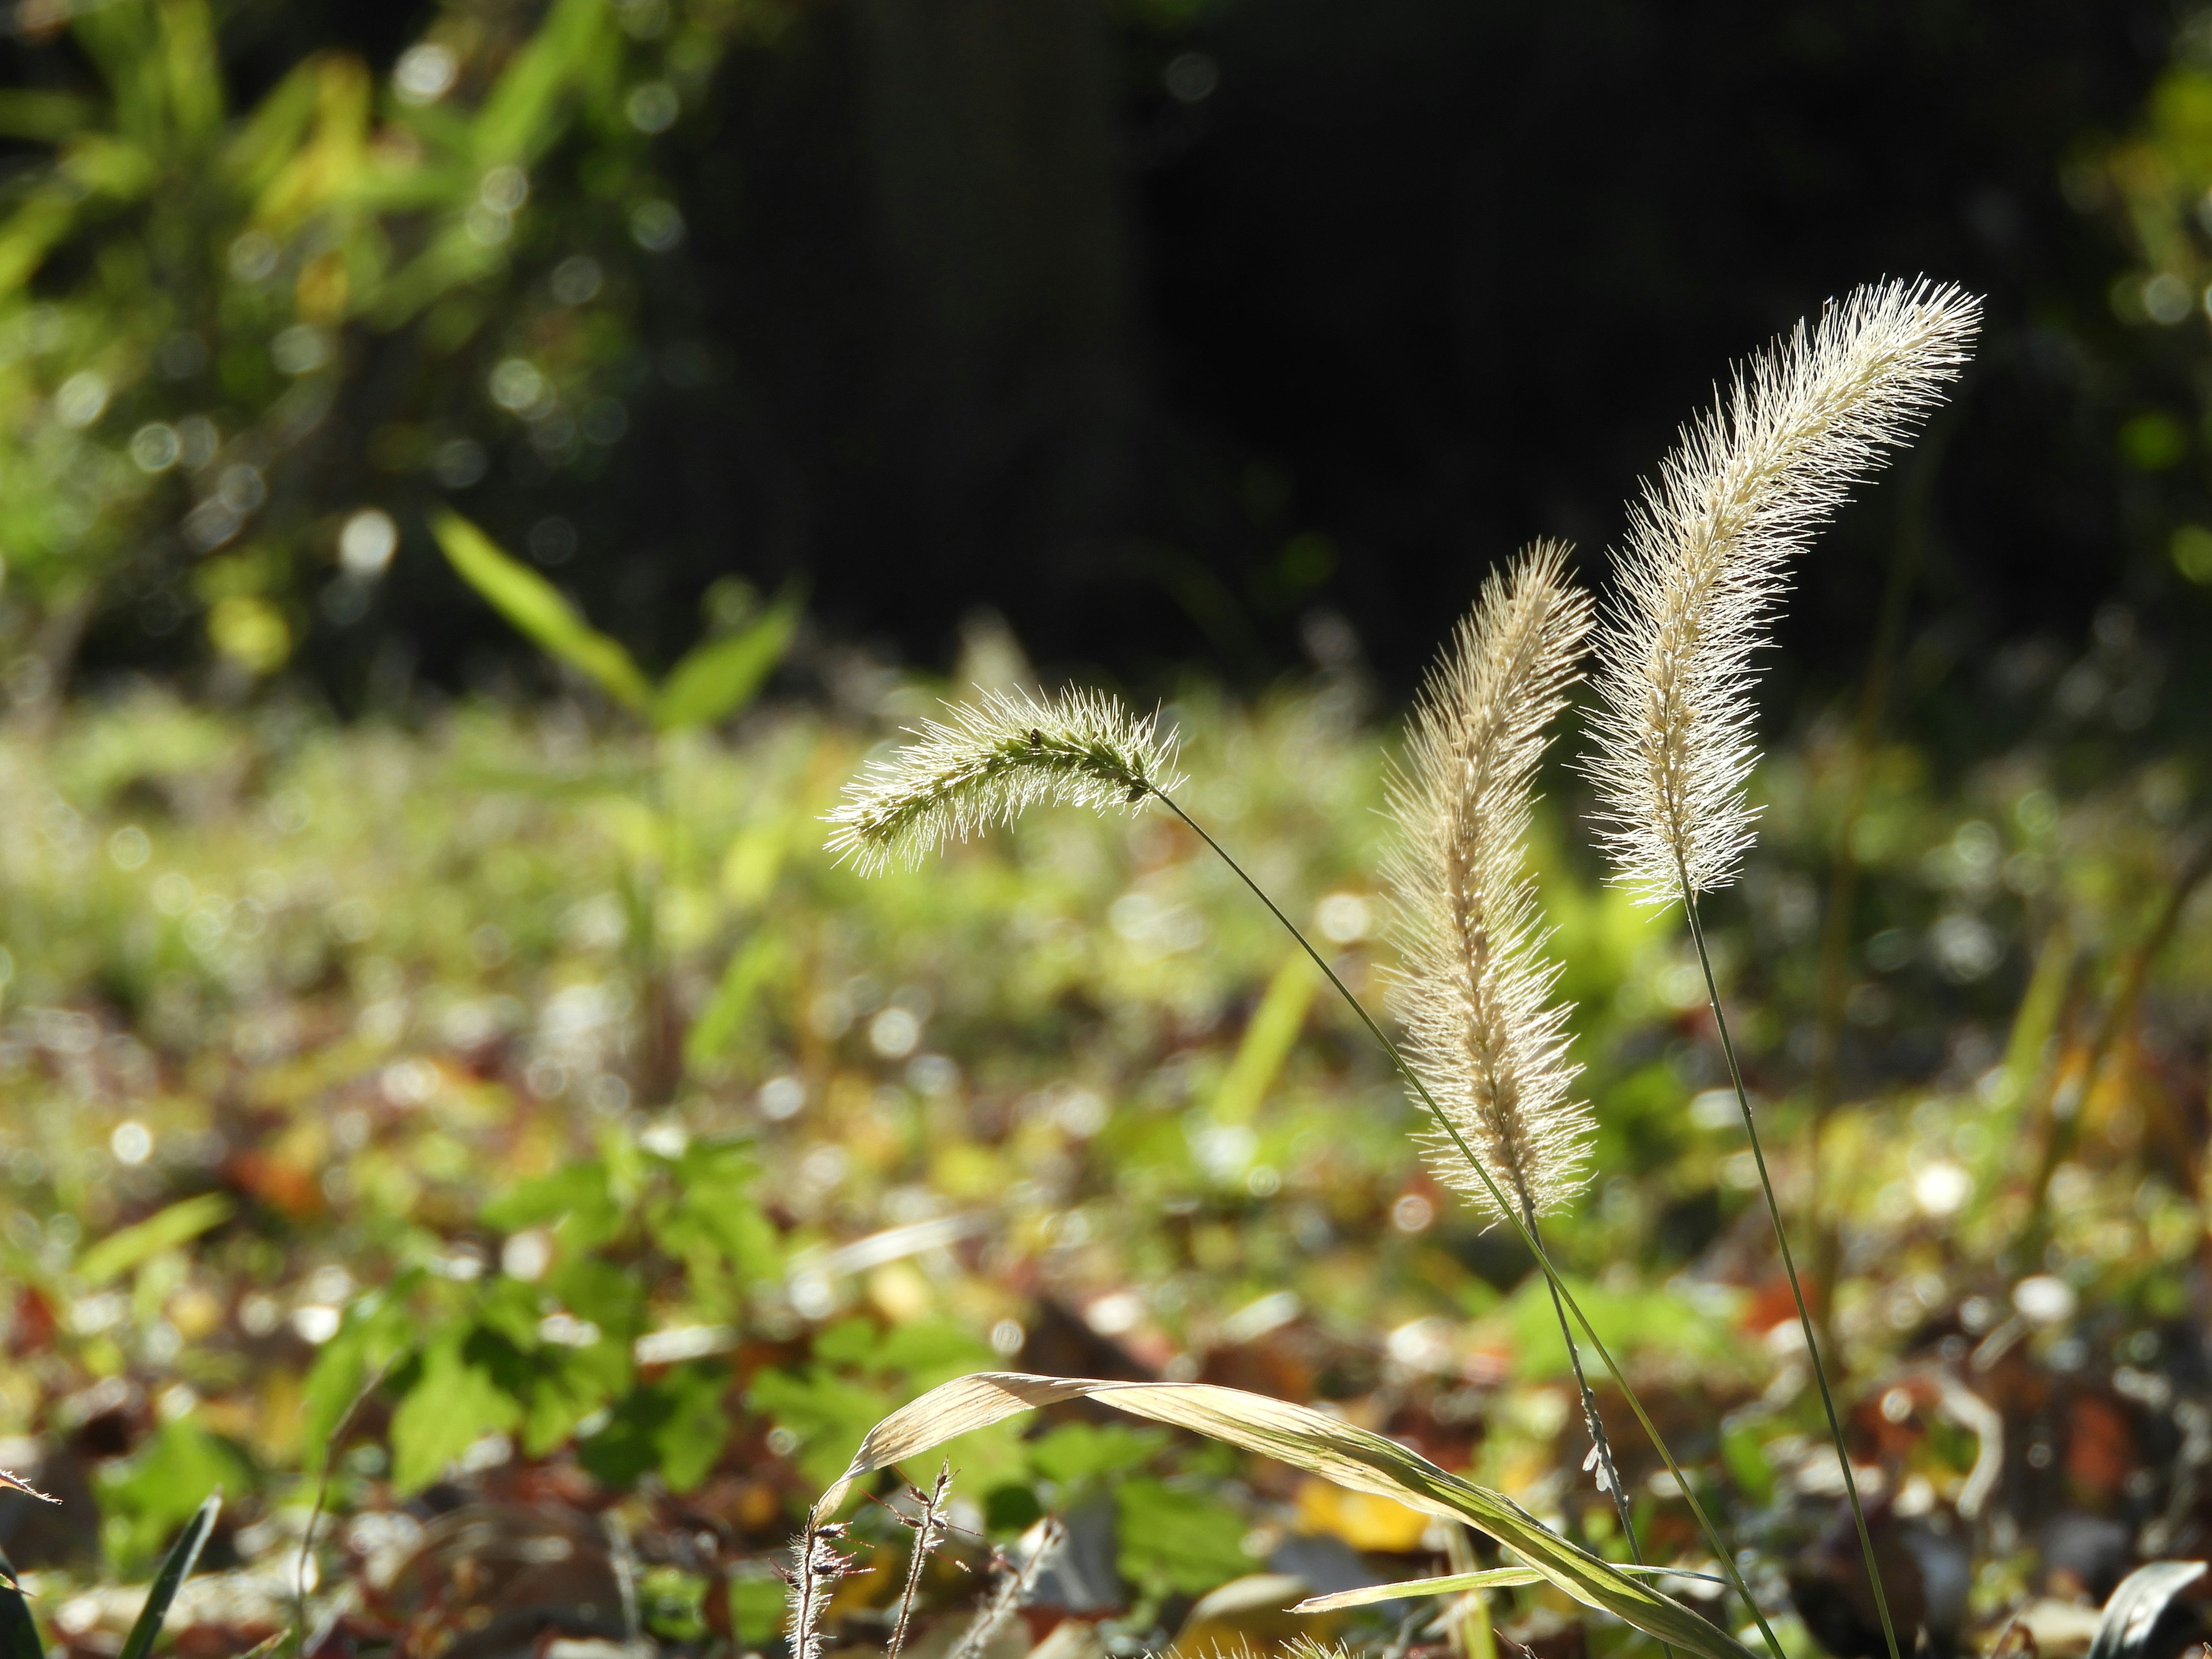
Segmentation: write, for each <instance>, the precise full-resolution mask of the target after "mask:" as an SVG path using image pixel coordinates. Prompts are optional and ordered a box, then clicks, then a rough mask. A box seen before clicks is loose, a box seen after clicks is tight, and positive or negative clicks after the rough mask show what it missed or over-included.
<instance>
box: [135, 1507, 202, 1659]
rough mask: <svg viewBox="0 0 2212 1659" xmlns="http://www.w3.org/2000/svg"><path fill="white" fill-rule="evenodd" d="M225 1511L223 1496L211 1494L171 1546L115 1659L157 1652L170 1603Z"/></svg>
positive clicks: (144, 1657) (136, 1658)
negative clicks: (144, 1602)
mask: <svg viewBox="0 0 2212 1659" xmlns="http://www.w3.org/2000/svg"><path fill="white" fill-rule="evenodd" d="M221 1513H222V1493H220V1492H215V1493H211V1494H210V1495H209V1497H208V1499H207V1501H206V1502H205V1503H204V1504H201V1505H200V1506H199V1510H198V1511H197V1513H196V1514H195V1515H194V1516H192V1518H191V1523H190V1524H189V1525H187V1526H186V1527H185V1530H184V1532H183V1534H181V1535H180V1536H179V1538H178V1540H177V1541H176V1542H175V1543H173V1544H172V1545H170V1546H169V1553H168V1554H167V1556H166V1557H164V1558H163V1559H162V1562H161V1571H159V1572H157V1573H155V1575H154V1584H153V1588H152V1589H149V1590H148V1591H147V1592H146V1605H145V1606H144V1607H142V1608H140V1609H139V1612H138V1620H137V1623H136V1624H134V1625H132V1626H131V1634H130V1635H129V1636H127V1637H125V1638H124V1641H123V1651H122V1652H121V1653H119V1654H118V1655H117V1656H116V1659H146V1656H147V1655H148V1654H149V1653H151V1652H152V1651H153V1650H154V1639H155V1638H156V1637H158V1636H159V1635H161V1621H162V1620H165V1619H167V1617H168V1616H169V1604H170V1603H171V1602H172V1601H175V1600H176V1599H177V1591H178V1590H179V1589H181V1588H182V1587H183V1585H184V1582H185V1579H187V1578H189V1577H191V1571H192V1568H193V1566H194V1565H196V1564H197V1562H198V1560H199V1559H200V1551H201V1549H202V1548H204V1547H205V1546H206V1543H207V1541H208V1534H210V1533H211V1532H213V1531H214V1530H215V1518H216V1516H218V1515H220V1514H221Z"/></svg>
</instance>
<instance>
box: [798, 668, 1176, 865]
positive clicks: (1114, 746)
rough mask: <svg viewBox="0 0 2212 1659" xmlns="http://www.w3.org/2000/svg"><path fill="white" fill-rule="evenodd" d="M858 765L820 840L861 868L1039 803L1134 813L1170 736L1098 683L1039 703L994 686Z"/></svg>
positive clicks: (1167, 773)
mask: <svg viewBox="0 0 2212 1659" xmlns="http://www.w3.org/2000/svg"><path fill="white" fill-rule="evenodd" d="M945 714H946V717H945V719H944V720H924V721H923V722H922V723H921V726H919V727H916V728H915V729H913V730H911V731H909V732H908V736H909V737H910V738H913V739H914V741H913V742H911V743H909V744H906V745H905V746H904V747H902V748H901V749H899V750H897V751H896V752H895V753H894V754H892V755H891V756H890V757H889V758H888V759H885V760H882V761H878V762H875V763H872V764H871V765H869V766H867V767H866V768H864V769H862V770H861V772H860V775H858V776H857V777H855V778H854V780H853V781H852V782H851V783H850V784H848V786H847V787H846V790H845V799H843V801H842V803H841V804H840V805H838V806H837V807H836V810H835V811H832V812H830V813H829V815H828V819H827V822H829V823H831V824H833V825H835V826H836V828H835V829H833V830H832V831H831V833H830V836H829V842H828V846H829V851H830V852H832V853H834V854H836V855H837V857H838V858H839V859H840V860H850V861H851V862H852V864H853V866H854V868H855V869H857V870H859V871H860V872H861V873H862V874H863V875H876V874H878V873H880V872H883V871H884V870H888V869H890V868H892V867H894V866H909V867H910V866H914V865H916V864H919V863H920V862H921V860H923V859H924V858H925V857H927V855H929V854H932V853H934V852H936V851H938V850H939V848H942V847H943V846H944V845H945V843H946V842H949V841H965V840H967V839H968V838H969V836H972V835H975V834H976V833H978V832H979V831H981V830H982V829H987V828H988V827H990V826H991V825H992V824H994V823H1012V821H1013V820H1014V819H1015V818H1017V817H1019V816H1020V815H1021V814H1022V813H1023V812H1024V811H1027V810H1028V809H1029V808H1030V807H1031V806H1034V805H1037V804H1038V803H1039V802H1041V801H1047V800H1057V801H1066V802H1068V803H1071V804H1072V805H1079V806H1091V807H1096V808H1098V809H1100V810H1101V811H1103V810H1106V809H1108V808H1113V807H1120V808H1124V809H1133V808H1135V807H1137V806H1139V805H1142V804H1143V802H1144V800H1145V798H1146V796H1147V795H1151V794H1154V793H1162V792H1164V791H1167V790H1170V789H1173V788H1175V787H1176V785H1177V784H1178V783H1179V782H1180V781H1181V780H1180V779H1178V778H1177V777H1176V775H1175V740H1174V738H1172V737H1171V736H1166V735H1163V734H1162V733H1161V732H1159V731H1158V721H1157V720H1156V719H1155V717H1153V716H1152V715H1144V716H1141V717H1139V716H1138V715H1136V714H1132V713H1131V712H1130V711H1129V710H1128V708H1126V707H1125V706H1124V705H1123V704H1122V703H1121V702H1120V701H1119V700H1118V699H1117V698H1115V697H1112V696H1108V695H1106V694H1105V693H1103V692H1098V691H1084V690H1074V691H1065V692H1062V693H1061V694H1060V696H1057V697H1054V698H1052V699H1050V700H1049V701H1046V702H1039V701H1038V700H1037V699H1036V698H1034V697H1032V696H1029V695H1028V694H1027V693H1026V692H992V693H990V694H988V695H987V696H985V697H983V698H982V700H981V701H980V702H973V703H957V704H949V705H947V708H946V710H945Z"/></svg>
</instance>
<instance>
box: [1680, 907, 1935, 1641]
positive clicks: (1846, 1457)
mask: <svg viewBox="0 0 2212 1659" xmlns="http://www.w3.org/2000/svg"><path fill="white" fill-rule="evenodd" d="M1676 868H1677V870H1678V871H1679V870H1680V869H1681V866H1680V865H1677V866H1676ZM1682 908H1683V910H1684V912H1685V913H1686V915H1688V917H1689V919H1690V938H1691V939H1692V940H1693V941H1694V942H1695V943H1696V945H1697V947H1698V966H1699V967H1700V968H1701V969H1704V970H1705V994H1706V996H1707V997H1709V998H1710V999H1711V1001H1712V1008H1713V1024H1715V1025H1716V1026H1717V1027H1718V1028H1719V1030H1720V1034H1721V1052H1722V1053H1723V1054H1725V1055H1727V1057H1728V1068H1729V1082H1730V1083H1732V1084H1734V1085H1735V1103H1736V1106H1737V1108H1738V1109H1740V1110H1741V1112H1742V1113H1743V1132H1744V1133H1745V1134H1746V1135H1747V1136H1749V1137H1750V1139H1751V1156H1752V1161H1753V1163H1754V1164H1757V1165H1758V1168H1759V1191H1760V1192H1762V1193H1764V1194H1765V1195H1766V1213H1767V1216H1768V1218H1769V1219H1771V1221H1772V1222H1773V1223H1774V1239H1775V1243H1778V1244H1779V1245H1780V1246H1781V1247H1782V1270H1783V1272H1784V1273H1787V1274H1788V1275H1789V1278H1790V1299H1791V1300H1792V1301H1794V1302H1795V1303H1796V1304H1797V1323H1798V1326H1799V1328H1801V1329H1802V1330H1803V1332H1804V1333H1805V1352H1806V1355H1807V1356H1808V1358H1810V1359H1811V1360H1812V1362H1813V1380H1814V1382H1815V1383H1819V1384H1820V1406H1821V1408H1822V1409H1823V1410H1824V1411H1826V1413H1827V1414H1828V1434H1829V1437H1830V1438H1832V1439H1833V1440H1834V1441H1835V1443H1836V1462H1837V1463H1838V1465H1839V1466H1840V1467H1841V1468H1842V1469H1843V1471H1844V1496H1845V1497H1847V1498H1850V1503H1851V1519H1852V1520H1853V1521H1854V1522H1857V1526H1858V1529H1859V1552H1860V1553H1861V1554H1863V1556H1864V1557H1865V1558H1866V1570H1867V1582H1868V1583H1870V1584H1871V1585H1873V1587H1874V1606H1875V1612H1876V1613H1880V1614H1881V1633H1882V1636H1883V1637H1884V1638H1886V1639H1887V1642H1888V1644H1889V1659H1901V1656H1900V1655H1899V1652H1898V1647H1897V1631H1896V1628H1895V1626H1893V1625H1892V1624H1891V1623H1890V1620H1889V1597H1888V1596H1887V1595H1884V1594H1883V1592H1882V1588H1881V1568H1879V1567H1877V1566H1876V1565H1875V1559H1874V1534H1872V1533H1871V1532H1869V1531H1868V1529H1867V1518H1866V1510H1865V1508H1864V1506H1863V1505H1862V1504H1860V1502H1859V1483H1858V1481H1857V1479H1856V1478H1854V1476H1853V1475H1852V1474H1851V1455H1850V1450H1849V1449H1847V1448H1846V1447H1845V1446H1844V1425H1843V1421H1842V1419H1839V1418H1838V1416H1837V1415H1836V1397H1835V1395H1833V1394H1832V1393H1831V1392H1830V1391H1829V1389H1828V1373H1827V1369H1826V1367H1825V1366H1824V1365H1822V1364H1821V1363H1820V1341H1819V1340H1818V1339H1817V1338H1816V1337H1815V1336H1814V1334H1813V1316H1812V1315H1811V1314H1810V1313H1809V1312H1808V1311H1807V1310H1806V1307H1805V1290H1804V1287H1803V1286H1802V1285H1800V1284H1799V1283H1798V1282H1797V1263H1796V1260H1795V1259H1794V1258H1793V1257H1792V1256H1791V1255H1790V1235H1789V1232H1788V1231H1786V1230H1785V1229H1784V1227H1783V1225H1782V1206H1781V1205H1780V1204H1779V1203H1778V1202H1776V1200H1775V1197H1774V1182H1773V1181H1772V1180H1771V1178H1769V1176H1768V1175H1767V1173H1766V1152H1765V1148H1764V1147H1762V1146H1760V1145H1759V1126H1758V1124H1756V1123H1754V1122H1753V1121H1752V1116H1751V1097H1750V1096H1749V1095H1747V1094H1746V1093H1745V1092H1744V1087H1743V1071H1742V1068H1741V1067H1740V1066H1738V1065H1737V1064H1736V1059H1735V1040H1734V1039H1733V1038H1731V1037H1730V1036H1729V1028H1728V1016H1727V1015H1726V1014H1724V1013H1723V1012H1721V989H1720V985H1719V982H1718V981H1716V980H1715V979H1714V977H1713V959H1712V957H1711V953H1710V952H1708V951H1706V949H1705V925H1704V924H1703V923H1702V922H1701V921H1699V919H1698V900H1697V896H1696V895H1695V894H1694V893H1692V891H1691V890H1690V878H1689V875H1688V872H1686V871H1683V872H1682Z"/></svg>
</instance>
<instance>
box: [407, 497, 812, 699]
mask: <svg viewBox="0 0 2212 1659" xmlns="http://www.w3.org/2000/svg"><path fill="white" fill-rule="evenodd" d="M431 528H432V530H433V531H434V532H435V533H436V535H437V538H438V544H439V545H440V546H441V548H443V549H444V550H445V553H446V557H447V559H448V560H449V561H451V562H452V564H453V568H454V570H455V571H456V572H457V573H458V574H459V575H460V577H461V579H462V580H464V581H465V582H467V583H468V585H469V586H471V587H473V588H474V589H476V591H477V592H478V593H480V594H482V595H483V598H484V599H485V600H486V601H487V602H488V603H489V604H490V605H491V606H492V607H493V609H495V610H496V611H498V612H499V613H500V615H501V616H502V617H506V618H507V621H508V622H510V623H513V625H514V628H515V629H516V631H517V632H519V633H520V634H522V635H525V636H526V637H527V638H528V639H529V640H530V641H532V643H533V644H534V645H536V646H537V647H538V649H540V650H541V651H543V652H544V653H545V654H546V655H548V656H549V657H551V658H552V659H555V660H556V662H560V663H562V664H565V665H567V666H568V667H570V668H573V669H574V670H575V671H577V672H578V673H580V674H581V675H583V676H585V677H586V678H587V679H590V680H592V682H594V683H595V684H597V685H598V686H599V689H600V690H603V691H605V693H606V694H607V695H608V696H611V697H612V698H613V699H614V700H615V701H616V702H618V703H620V704H621V705H622V706H623V708H627V709H629V712H630V713H631V714H635V715H637V716H638V717H639V718H640V719H641V720H647V721H648V722H649V723H650V724H651V725H653V726H654V727H656V728H657V729H659V730H660V731H664V732H681V731H688V730H692V729H695V728H696V727H700V726H714V725H718V724H720V722H721V721H723V720H727V719H728V718H729V717H730V716H731V715H732V714H736V713H737V712H738V710H740V709H741V708H744V706H745V704H747V703H749V702H751V701H752V699H753V697H754V696H755V695H756V694H757V693H758V692H759V690H760V689H761V687H762V686H763V684H766V683H767V680H768V677H769V674H771V673H773V672H774V671H775V665H777V664H778V663H779V662H781V660H782V659H783V653H784V652H785V651H786V650H787V648H788V647H789V646H790V644H791V638H792V635H793V632H794V631H795V630H796V629H797V628H798V626H799V598H798V595H797V593H796V592H787V593H786V594H785V595H784V596H783V597H782V598H781V599H778V600H777V601H776V602H775V604H774V605H770V606H769V608H768V609H767V610H766V611H763V612H762V613H761V614H760V615H759V616H757V617H754V618H752V619H751V620H750V621H748V622H745V623H743V624H741V625H740V626H739V627H738V629H736V630H735V631H733V632H732V633H730V634H727V635H722V636H720V637H719V638H710V639H708V640H706V641H703V642H702V643H701V644H699V645H697V646H695V647H693V648H692V649H691V651H690V653H689V654H687V655H686V656H684V658H683V659H681V660H680V661H678V663H677V665H676V666H675V667H674V668H672V669H671V670H670V671H669V673H668V678H666V679H665V681H663V682H662V683H661V684H659V686H658V687H656V686H654V685H653V684H650V683H648V682H647V679H646V677H645V675H644V673H643V672H642V671H641V670H640V669H639V667H638V666H637V665H636V664H635V662H633V661H632V660H631V659H630V654H629V652H627V651H625V650H624V649H623V647H622V646H621V645H620V644H619V643H617V641H614V640H612V639H610V638H609V637H608V636H607V635H605V634H602V633H600V632H599V630H598V629H595V628H593V627H592V625H591V624H590V623H587V622H586V621H585V620H584V618H583V617H581V616H580V614H578V612H577V611H576V608H575V607H574V605H570V604H569V603H568V600H567V599H565V598H563V597H562V593H561V592H560V590H559V589H558V588H556V587H555V586H553V584H552V583H550V582H549V581H547V580H545V579H544V577H543V576H541V575H539V574H538V573H537V572H536V571H534V570H532V569H531V568H530V567H529V566H527V565H526V564H524V563H522V562H520V561H519V560H517V559H515V558H513V557H512V556H509V555H507V554H506V553H503V552H501V550H500V549H499V548H498V547H497V546H495V544H493V543H492V541H491V539H490V538H489V537H487V536H486V535H485V534H484V533H483V532H482V531H481V530H479V529H477V527H476V526H474V525H472V524H471V523H470V522H469V521H468V520H466V519H464V518H462V517H461V516H460V515H459V513H440V514H439V515H438V516H437V517H436V518H435V520H432V523H431Z"/></svg>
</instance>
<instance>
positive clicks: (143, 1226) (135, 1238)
mask: <svg viewBox="0 0 2212 1659" xmlns="http://www.w3.org/2000/svg"><path fill="white" fill-rule="evenodd" d="M237 1213H238V1206H237V1205H236V1204H234V1203H233V1202H232V1201H231V1200H230V1197H229V1195H228V1194H224V1193H202V1194H200V1195H199V1196H198V1197H197V1198H186V1199H180V1200H178V1201H177V1202H176V1203H174V1204H172V1205H170V1206H168V1207H167V1209H165V1210H159V1211H156V1212H155V1213H154V1214H152V1215H149V1216H148V1217H147V1218H146V1219H144V1220H143V1221H141V1222H139V1223H137V1225H135V1226H130V1227H125V1228H123V1229H121V1230H120V1231H116V1232H112V1233H110V1234H108V1236H107V1237H105V1238H103V1239H101V1240H100V1242H99V1243H97V1244H94V1245H93V1246H92V1247H91V1248H90V1249H87V1250H86V1251H85V1253H84V1254H83V1255H81V1256H79V1257H78V1258H77V1259H76V1273H77V1277H78V1278H80V1279H82V1280H83V1281H84V1282H85V1284H86V1285H105V1284H106V1282H107V1281H108V1280H109V1279H117V1278H120V1277H121V1276H122V1275H123V1274H125V1273H129V1272H130V1271H131V1269H132V1268H133V1267H137V1266H139V1265H140V1264H141V1263H143V1262H144V1261H148V1260H149V1259H151V1258H152V1257H154V1256H157V1255H161V1252H162V1251H164V1250H173V1249H176V1248H177V1247H178V1246H179V1245H180V1244H188V1243H191V1241H192V1240H193V1239H195V1238H197V1237H199V1236H200V1235H201V1234H202V1233H204V1232H207V1231H210V1230H211V1229H214V1228H216V1227H220V1226H221V1225H222V1224H223V1223H224V1222H226V1221H228V1220H229V1219H230V1218H231V1217H232V1216H234V1215H235V1214H237Z"/></svg>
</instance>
